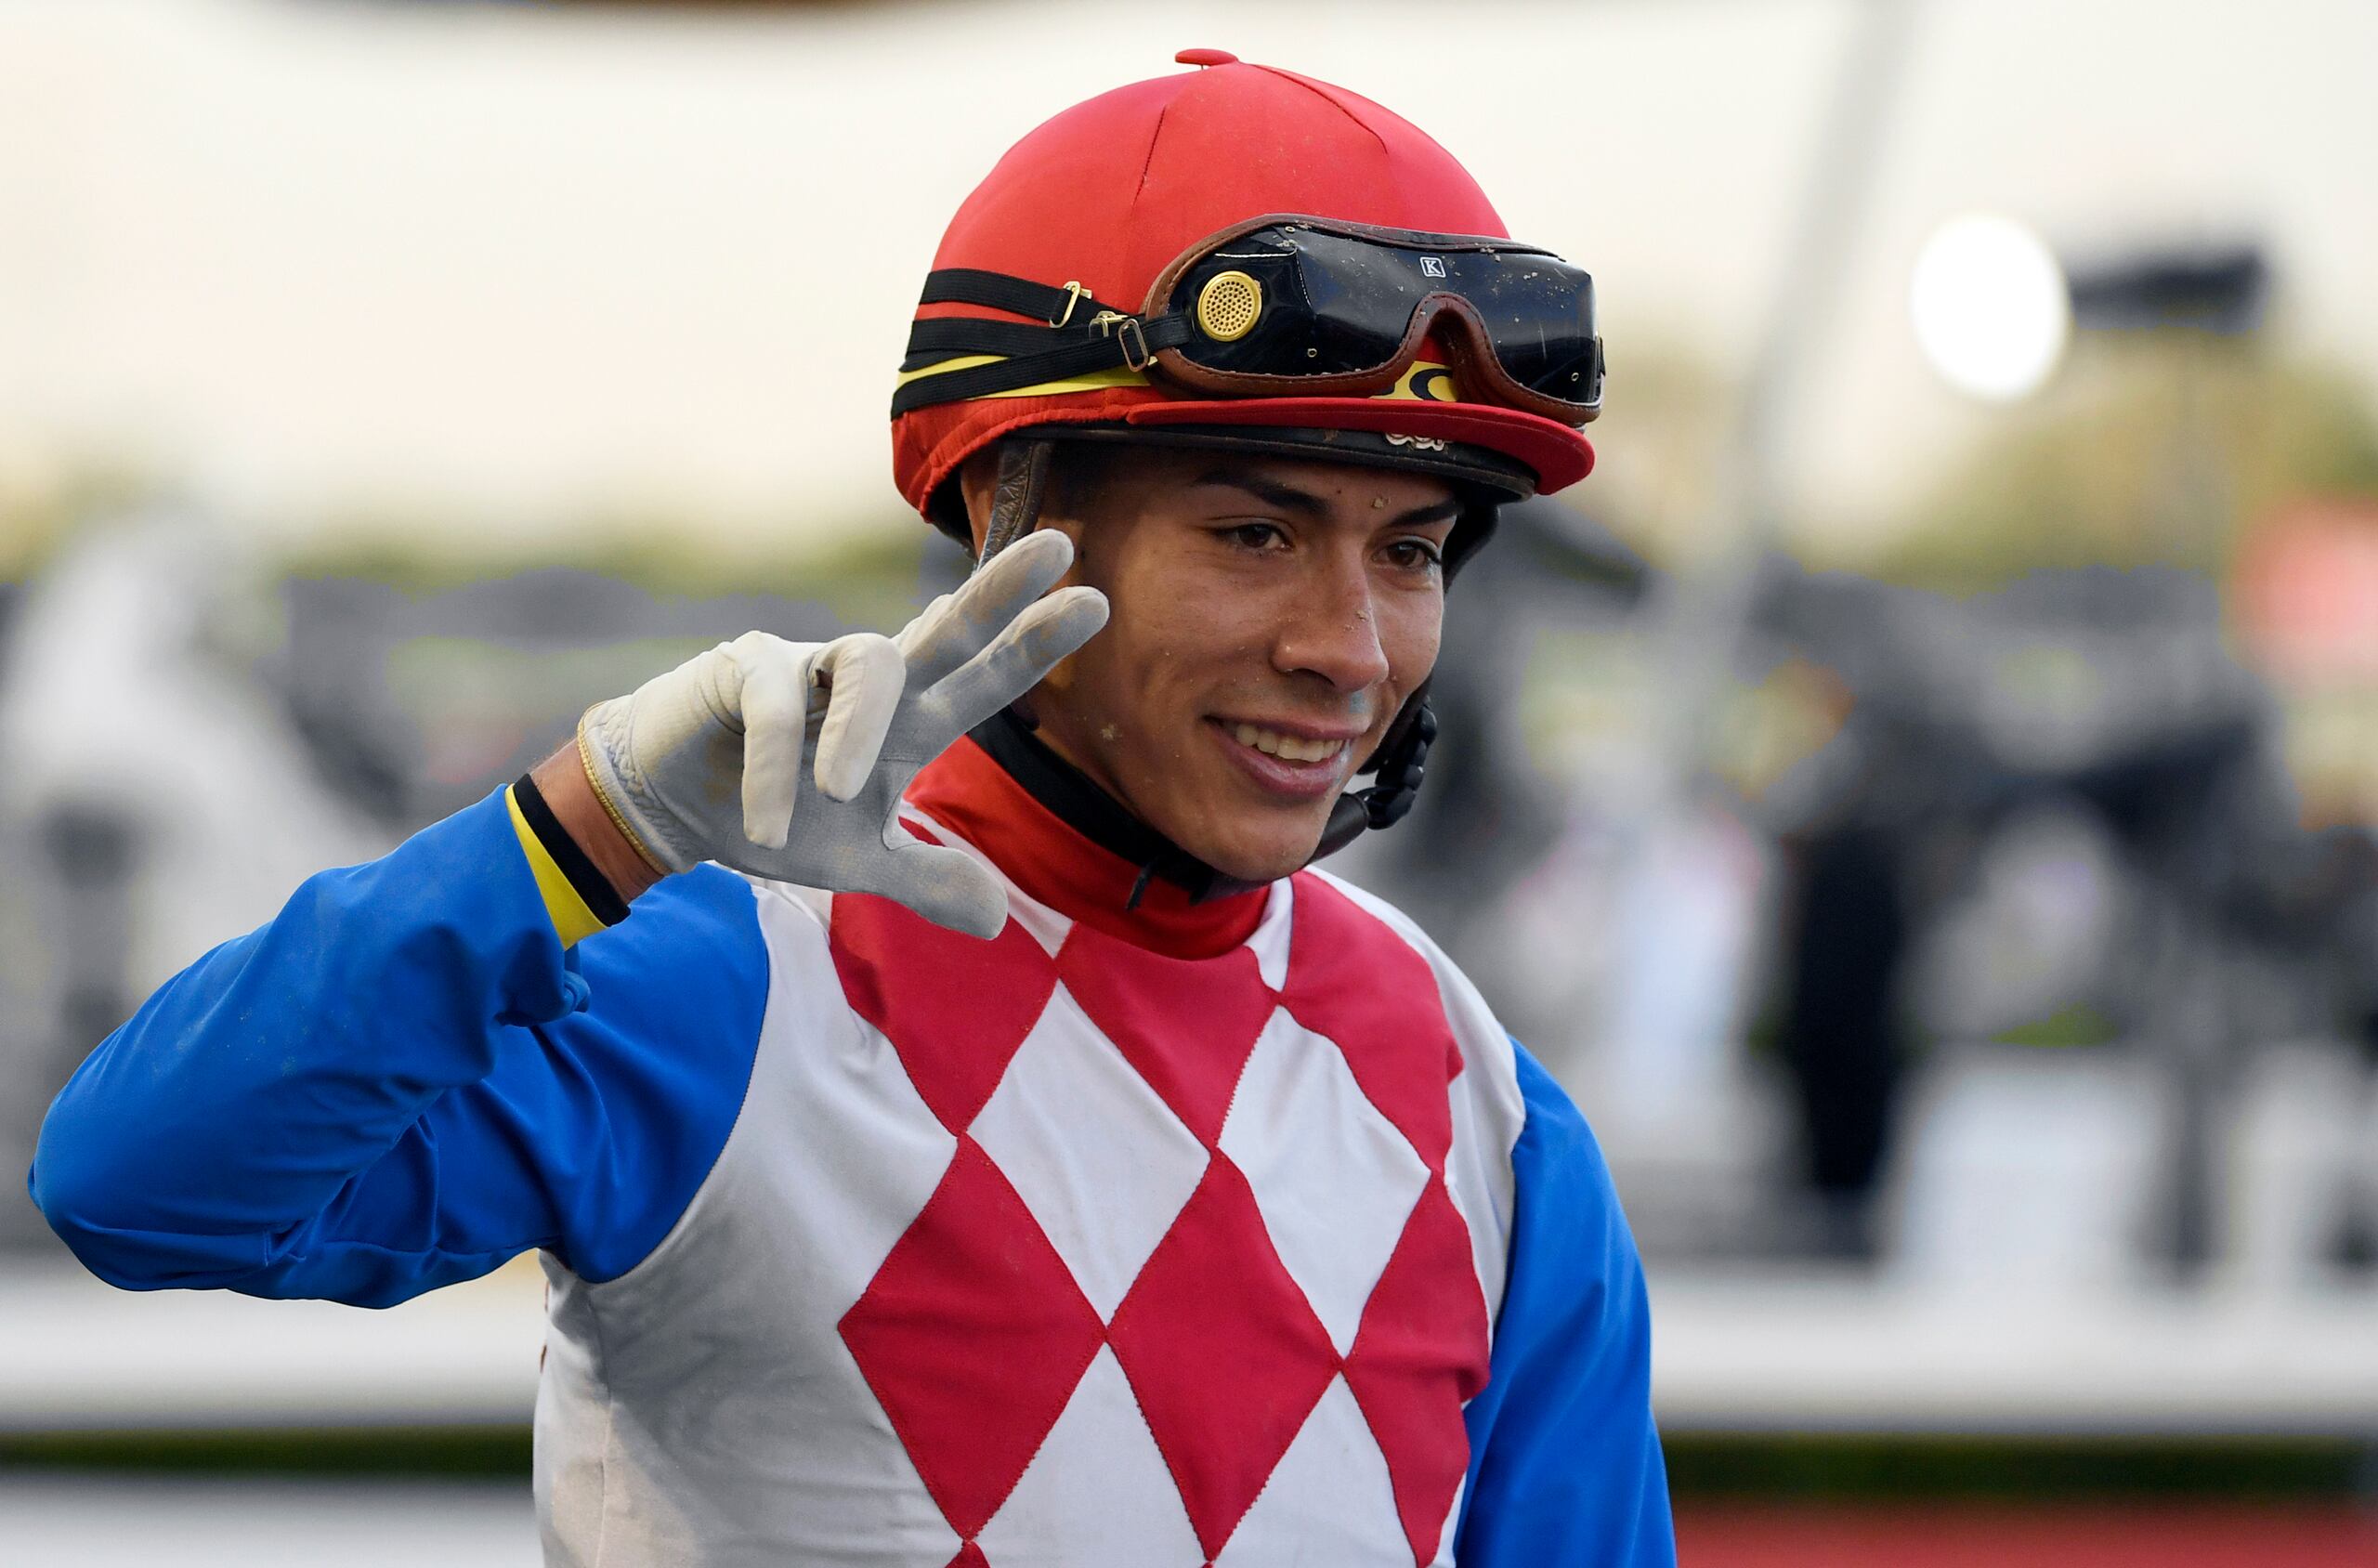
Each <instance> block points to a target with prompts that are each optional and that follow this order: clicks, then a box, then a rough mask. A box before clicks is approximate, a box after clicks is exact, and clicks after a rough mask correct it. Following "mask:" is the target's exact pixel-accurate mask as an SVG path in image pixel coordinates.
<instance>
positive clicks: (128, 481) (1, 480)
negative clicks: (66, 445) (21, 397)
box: [0, 444, 164, 582]
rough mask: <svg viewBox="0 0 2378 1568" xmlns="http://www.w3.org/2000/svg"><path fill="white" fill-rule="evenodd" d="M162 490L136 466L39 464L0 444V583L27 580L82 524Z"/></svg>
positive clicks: (145, 500)
mask: <svg viewBox="0 0 2378 1568" xmlns="http://www.w3.org/2000/svg"><path fill="white" fill-rule="evenodd" d="M163 489H164V487H163V485H162V484H161V483H160V481H159V480H158V478H157V477H156V476H155V475H154V474H153V473H150V472H149V471H147V470H146V469H144V468H142V467H140V466H139V465H138V464H128V463H87V464H49V463H43V462H38V461H35V460H34V459H33V458H32V457H30V456H29V455H26V454H22V453H19V452H16V451H12V450H11V449H9V448H8V447H7V445H5V444H0V582H21V581H26V580H28V579H30V578H31V577H33V575H34V574H35V573H36V572H38V571H39V570H40V569H41V568H42V566H43V565H44V563H46V561H47V560H48V559H49V557H50V555H52V554H53V553H55V552H56V550H57V549H58V547H59V543H60V542H63V541H64V540H65V539H66V538H67V537H68V536H69V535H71V534H72V532H73V531H74V529H77V528H79V527H80V526H81V525H82V524H84V523H85V522H87V521H88V520H90V519H91V518H93V517H98V516H108V515H110V514H111V513H117V512H122V511H124V510H127V509H129V508H131V507H135V506H138V505H140V504H142V503H146V502H149V501H151V500H154V499H155V498H156V497H157V496H159V495H160V494H161V493H163Z"/></svg>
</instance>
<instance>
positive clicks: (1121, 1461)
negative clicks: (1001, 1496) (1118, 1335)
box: [975, 1348, 1206, 1568]
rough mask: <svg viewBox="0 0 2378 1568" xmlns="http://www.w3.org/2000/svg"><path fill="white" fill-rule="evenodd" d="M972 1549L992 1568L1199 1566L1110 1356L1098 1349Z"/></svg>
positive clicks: (1176, 1502)
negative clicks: (977, 1547)
mask: <svg viewBox="0 0 2378 1568" xmlns="http://www.w3.org/2000/svg"><path fill="white" fill-rule="evenodd" d="M975 1543H976V1544H977V1545H979V1546H980V1547H981V1548H983V1556H984V1557H985V1558H986V1560H987V1561H989V1562H990V1564H991V1568H1042V1565H1043V1564H1045V1565H1047V1568H1114V1565H1115V1564H1117V1563H1123V1562H1128V1563H1130V1564H1132V1565H1133V1568H1173V1565H1174V1564H1178V1565H1179V1568H1197V1565H1198V1564H1200V1563H1202V1562H1204V1561H1206V1553H1205V1551H1204V1549H1203V1548H1200V1547H1199V1546H1198V1545H1197V1534H1196V1531H1195V1530H1193V1529H1191V1528H1190V1525H1189V1510H1188V1509H1185V1508H1183V1507H1182V1503H1181V1493H1180V1491H1179V1490H1178V1489H1177V1488H1176V1487H1175V1486H1174V1485H1173V1483H1172V1471H1171V1470H1170V1469H1169V1468H1168V1467H1167V1466H1166V1464H1165V1462H1164V1456H1163V1454H1162V1453H1160V1452H1159V1451H1158V1450H1157V1448H1156V1439H1155V1438H1154V1437H1152V1436H1150V1435H1149V1433H1148V1423H1147V1418H1146V1417H1144V1416H1143V1415H1142V1414H1141V1413H1140V1405H1139V1401H1138V1400H1136V1399H1134V1398H1133V1397H1132V1396H1131V1385H1130V1381H1129V1380H1128V1379H1125V1378H1124V1376H1123V1369H1122V1367H1121V1366H1119V1365H1117V1364H1116V1361H1115V1352H1113V1351H1111V1350H1106V1349H1104V1348H1101V1349H1100V1351H1099V1352H1098V1356H1097V1359H1096V1360H1094V1361H1092V1362H1091V1364H1090V1370H1089V1371H1088V1372H1087V1373H1085V1374H1083V1376H1082V1379H1081V1383H1080V1385H1079V1386H1078V1387H1077V1388H1076V1389H1075V1390H1074V1396H1073V1398H1072V1399H1071V1400H1070V1401H1069V1402H1067V1404H1066V1405H1065V1414H1064V1415H1062V1416H1060V1417H1058V1418H1057V1424H1056V1425H1055V1426H1054V1427H1052V1428H1051V1429H1050V1431H1049V1435H1048V1436H1047V1437H1046V1438H1044V1439H1042V1440H1041V1444H1040V1450H1039V1453H1037V1454H1035V1455H1033V1456H1032V1463H1031V1464H1030V1465H1029V1466H1027V1467H1026V1470H1025V1471H1024V1476H1023V1478H1022V1479H1021V1480H1019V1481H1018V1482H1017V1483H1015V1490H1014V1491H1013V1492H1011V1493H1009V1494H1008V1496H1007V1501H1005V1502H1003V1503H1001V1504H1000V1510H999V1512H997V1513H995V1514H993V1515H992V1516H991V1522H989V1523H988V1524H986V1525H984V1526H983V1530H982V1534H981V1535H977V1536H976V1537H975Z"/></svg>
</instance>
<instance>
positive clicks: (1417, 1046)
mask: <svg viewBox="0 0 2378 1568" xmlns="http://www.w3.org/2000/svg"><path fill="white" fill-rule="evenodd" d="M1296 889H1297V891H1296V913H1295V917H1294V921H1295V923H1294V925H1293V926H1292V927H1291V929H1290V932H1289V935H1288V983H1287V986H1285V987H1282V988H1281V991H1280V1001H1281V1003H1282V1005H1284V1006H1285V1007H1287V1010H1288V1012H1289V1013H1290V1014H1291V1015H1293V1016H1294V1017H1295V1019H1296V1021H1297V1022H1298V1023H1300V1024H1302V1025H1303V1026H1305V1027H1306V1028H1308V1029H1311V1030H1312V1031H1313V1033H1314V1034H1317V1035H1326V1036H1327V1037H1328V1038H1329V1039H1332V1040H1334V1041H1336V1042H1337V1045H1338V1049H1339V1051H1341V1052H1344V1053H1345V1056H1346V1065H1347V1066H1349V1067H1351V1068H1352V1069H1353V1073H1354V1081H1355V1082H1356V1083H1359V1084H1361V1085H1362V1086H1363V1092H1364V1093H1365V1094H1366V1095H1368V1096H1369V1097H1370V1102H1371V1104H1374V1105H1376V1106H1378V1111H1379V1114H1380V1115H1381V1116H1383V1117H1387V1119H1388V1120H1390V1121H1392V1122H1393V1123H1394V1124H1395V1128H1396V1130H1397V1131H1399V1132H1401V1133H1403V1134H1404V1136H1405V1138H1406V1139H1408V1140H1410V1142H1411V1144H1412V1147H1413V1149H1414V1150H1415V1151H1416V1152H1417V1153H1418V1155H1419V1156H1420V1157H1421V1159H1423V1160H1425V1161H1427V1162H1428V1166H1429V1169H1431V1170H1443V1169H1444V1168H1445V1151H1446V1149H1448V1148H1449V1147H1451V1146H1452V1143H1453V1113H1452V1109H1451V1107H1450V1104H1449V1103H1448V1102H1447V1100H1446V1098H1445V1082H1446V1080H1447V1079H1448V1078H1451V1077H1453V1076H1454V1075H1455V1074H1457V1073H1458V1072H1459V1071H1460V1065H1461V1048H1460V1047H1459V1046H1458V1045H1457V1044H1455V1043H1454V1038H1453V1030H1452V1028H1451V1027H1450V1026H1448V1025H1447V1024H1446V1023H1445V1003H1444V995H1443V994H1442V993H1441V992H1440V991H1439V990H1438V989H1437V977H1436V975H1435V973H1433V972H1432V971H1431V969H1430V968H1429V965H1428V962H1427V960H1423V959H1422V958H1421V957H1420V955H1419V954H1418V953H1416V952H1414V951H1413V950H1412V948H1411V947H1410V946H1409V945H1407V944H1406V943H1405V940H1404V939H1403V938H1402V937H1400V936H1398V935H1397V934H1395V933H1394V932H1393V931H1392V930H1391V929H1389V927H1388V926H1387V925H1386V924H1384V923H1383V922H1382V921H1378V919H1376V918H1374V917H1373V916H1371V915H1368V914H1366V913H1365V912H1364V911H1363V910H1362V909H1361V908H1358V907H1356V905H1355V903H1354V901H1353V900H1352V899H1351V898H1349V897H1347V896H1346V895H1344V894H1342V893H1340V892H1339V891H1338V890H1337V889H1336V888H1334V887H1332V886H1330V885H1329V884H1328V883H1327V882H1324V881H1322V880H1321V879H1320V878H1319V877H1316V876H1311V875H1300V876H1299V877H1298V878H1297V880H1296Z"/></svg>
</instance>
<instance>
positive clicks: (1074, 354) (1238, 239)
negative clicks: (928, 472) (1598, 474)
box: [892, 214, 1603, 425]
mask: <svg viewBox="0 0 2378 1568" xmlns="http://www.w3.org/2000/svg"><path fill="white" fill-rule="evenodd" d="M921 302H922V303H924V304H927V305H934V304H942V303H958V304H966V305H980V306H987V307H991V308H993V309H997V310H1003V311H1007V312H1009V313H1011V314H1013V315H1019V316H1031V317H1037V318H1039V321H1040V322H1043V323H1045V325H1035V324H1032V323H1028V322H1023V321H991V320H979V319H975V318H970V317H951V318H944V319H941V320H929V321H919V322H917V323H916V324H915V325H914V326H913V327H912V328H911V329H910V331H909V333H908V358H907V359H904V360H903V361H902V362H901V367H900V368H901V378H900V385H899V389H898V390H897V391H895V393H894V394H893V398H892V412H893V413H894V414H895V415H898V414H901V413H904V412H908V410H910V409H915V408H923V407H927V406H929V405H931V404H934V403H948V402H960V401H963V400H965V399H972V398H986V397H997V396H1000V395H1002V394H1007V395H1020V394H1023V393H1026V392H1027V391H1030V390H1034V389H1038V388H1040V387H1044V386H1049V387H1050V389H1051V390H1056V389H1057V388H1055V387H1053V386H1050V384H1052V383H1063V382H1066V381H1078V379H1080V378H1082V377H1085V376H1097V377H1100V378H1101V379H1100V383H1099V384H1102V385H1104V384H1109V383H1108V382H1107V381H1106V380H1105V377H1106V376H1108V375H1111V374H1112V372H1117V371H1124V372H1139V373H1144V374H1145V375H1146V376H1147V378H1148V379H1149V380H1151V381H1155V382H1160V383H1166V384H1169V385H1172V386H1174V387H1176V388H1178V389H1180V390H1182V391H1186V392H1193V393H1202V394H1205V395H1207V396H1209V397H1213V396H1221V397H1297V396H1304V397H1312V396H1332V395H1347V396H1367V395H1370V394H1373V393H1378V392H1384V391H1386V390H1388V389H1389V388H1391V387H1392V386H1394V385H1396V383H1397V382H1398V381H1399V380H1400V379H1401V378H1402V377H1403V376H1404V375H1405V373H1406V372H1408V371H1410V370H1411V368H1412V365H1413V362H1414V360H1416V359H1418V357H1419V354H1420V350H1421V346H1422V345H1423V344H1424V343H1425V342H1427V341H1428V340H1429V339H1430V338H1431V335H1432V334H1433V335H1434V337H1435V339H1436V341H1437V343H1438V344H1439V345H1441V346H1443V349H1444V353H1445V356H1446V358H1447V359H1450V360H1451V361H1452V370H1453V372H1454V375H1455V377H1456V380H1457V384H1458V385H1460V386H1462V387H1463V388H1464V389H1465V396H1466V397H1467V398H1469V399H1471V400H1474V401H1480V402H1492V403H1500V404H1502V405H1504V406H1506V407H1509V408H1515V409H1520V410H1522V411H1524V412H1529V413H1535V414H1541V415H1543V416H1545V417H1547V418H1549V419H1555V420H1559V421H1560V422H1561V423H1562V424H1564V425H1583V424H1586V423H1587V422H1588V421H1589V420H1591V419H1592V418H1593V417H1594V416H1595V415H1596V414H1598V413H1600V412H1601V387H1602V368H1603V367H1602V350H1601V337H1600V336H1599V335H1597V333H1596V331H1595V326H1594V284H1593V279H1592V278H1591V277H1590V276H1588V274H1587V273H1586V271H1585V270H1584V269H1583V268H1578V267H1574V266H1572V265H1571V264H1570V263H1568V262H1565V261H1563V260H1561V258H1560V257H1559V256H1556V255H1553V254H1552V253H1550V252H1549V251H1545V250H1540V249H1537V248H1536V247H1535V246H1533V245H1522V244H1519V243H1516V242H1512V241H1509V240H1496V239H1491V238H1486V237H1483V236H1476V235H1460V234H1425V233H1420V232H1418V231H1415V230H1411V229H1376V228H1372V227H1370V226H1368V225H1365V224H1352V223H1339V222H1336V221H1334V220H1330V219H1326V218H1316V217H1300V216H1294V215H1276V214H1275V215H1273V216H1265V217H1258V218H1250V219H1248V221H1247V222H1245V223H1239V224H1234V225H1233V226H1231V227H1230V228H1228V229H1223V230H1222V232H1221V233H1219V234H1216V235H1213V236H1212V237H1210V238H1209V239H1206V240H1203V241H1200V242H1198V243H1196V244H1195V245H1192V246H1191V247H1190V248H1189V249H1188V250H1186V251H1184V252H1182V255H1180V256H1178V257H1176V258H1175V259H1174V260H1173V262H1172V264H1171V265H1170V266H1169V267H1167V268H1165V269H1164V270H1163V271H1162V272H1160V273H1158V274H1157V275H1156V282H1155V283H1154V284H1153V285H1152V286H1151V287H1150V288H1149V290H1148V297H1147V299H1146V301H1145V303H1144V304H1143V306H1142V307H1141V309H1140V312H1139V314H1137V315H1128V314H1125V313H1124V312H1121V311H1117V310H1115V309H1112V308H1110V307H1106V306H1104V305H1102V304H1100V303H1099V302H1098V301H1097V300H1095V299H1092V298H1091V296H1090V295H1089V294H1087V293H1086V292H1085V291H1084V290H1083V289H1082V287H1081V285H1080V284H1079V283H1068V284H1066V285H1065V286H1064V287H1063V288H1051V287H1049V286H1048V285H1047V284H1045V283H1036V282H1031V281H1027V280H1025V279H1021V278H1012V277H1009V276H1008V275H1006V274H1005V273H1000V272H986V271H981V270H977V269H974V268H947V269H944V270H941V271H937V272H934V273H933V274H931V275H930V276H928V277H927V278H926V280H925V288H924V294H923V296H922V301H921ZM1067 389H1068V390H1070V389H1071V388H1067Z"/></svg>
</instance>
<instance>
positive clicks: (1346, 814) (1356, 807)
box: [1306, 681, 1437, 865]
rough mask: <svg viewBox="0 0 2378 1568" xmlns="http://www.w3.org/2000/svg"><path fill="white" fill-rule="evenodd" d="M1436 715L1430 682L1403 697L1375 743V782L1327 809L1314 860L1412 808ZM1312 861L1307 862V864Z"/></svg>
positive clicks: (1432, 740)
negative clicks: (1400, 707)
mask: <svg viewBox="0 0 2378 1568" xmlns="http://www.w3.org/2000/svg"><path fill="white" fill-rule="evenodd" d="M1436 738H1437V715H1436V714H1435V713H1434V712H1431V711H1430V708H1429V684H1428V683H1427V682H1426V681H1423V682H1421V683H1420V688H1419V689H1418V691H1415V692H1414V693H1413V694H1412V695H1411V696H1409V697H1407V698H1405V699H1404V707H1403V710H1402V711H1401V712H1398V713H1397V714H1396V715H1395V722H1394V723H1393V724H1392V725H1389V726H1388V729H1387V738H1386V739H1384V740H1382V741H1380V742H1379V746H1378V755H1377V756H1376V757H1374V758H1373V759H1372V761H1371V772H1372V773H1373V775H1374V776H1375V777H1377V778H1378V782H1377V783H1376V784H1371V785H1368V786H1366V787H1365V788H1363V789H1360V790H1356V791H1352V792H1351V793H1348V794H1343V795H1340V796H1339V797H1338V804H1336V805H1334V806H1332V807H1331V808H1330V810H1329V826H1328V827H1326V828H1325V829H1323V830H1322V832H1321V847H1319V848H1318V849H1315V850H1314V851H1313V860H1319V859H1321V858H1322V857H1324V856H1330V855H1335V854H1337V853H1338V852H1339V850H1341V849H1343V848H1345V847H1346V846H1347V845H1348V844H1350V843H1353V842H1354V841H1355V840H1356V839H1358V838H1360V837H1362V836H1363V833H1364V832H1365V830H1369V829H1375V828H1392V827H1394V826H1395V825H1396V824H1397V823H1398V822H1401V821H1403V820H1404V818H1405V816H1406V815H1407V814H1408V813H1409V812H1410V811H1411V809H1412V803H1413V802H1414V801H1416V800H1418V798H1419V795H1420V774H1421V770H1422V769H1424V768H1425V767H1426V766H1427V765H1428V762H1429V748H1430V747H1431V745H1434V744H1435V743H1436ZM1312 863H1313V862H1312V861H1310V860H1309V861H1307V862H1306V864H1307V865H1311V864H1312Z"/></svg>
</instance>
